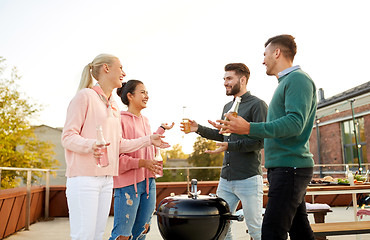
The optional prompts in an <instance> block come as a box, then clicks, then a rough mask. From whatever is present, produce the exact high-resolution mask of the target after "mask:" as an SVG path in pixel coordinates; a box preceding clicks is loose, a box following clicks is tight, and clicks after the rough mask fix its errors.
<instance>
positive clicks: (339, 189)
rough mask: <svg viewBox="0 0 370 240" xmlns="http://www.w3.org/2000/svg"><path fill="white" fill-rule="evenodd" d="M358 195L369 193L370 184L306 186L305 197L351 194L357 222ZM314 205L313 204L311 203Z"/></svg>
mask: <svg viewBox="0 0 370 240" xmlns="http://www.w3.org/2000/svg"><path fill="white" fill-rule="evenodd" d="M263 191H264V194H265V195H267V193H268V187H267V186H264V189H263ZM358 193H370V183H364V184H359V185H355V186H345V185H320V186H308V187H307V193H306V195H310V196H312V199H314V198H313V197H314V196H315V195H335V194H352V205H353V211H354V220H355V221H358V218H357V197H356V194H358ZM313 203H314V202H313Z"/></svg>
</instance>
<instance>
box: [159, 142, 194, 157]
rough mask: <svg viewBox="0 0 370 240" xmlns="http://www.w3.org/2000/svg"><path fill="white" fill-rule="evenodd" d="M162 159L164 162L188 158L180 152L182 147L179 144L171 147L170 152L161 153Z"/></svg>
mask: <svg viewBox="0 0 370 240" xmlns="http://www.w3.org/2000/svg"><path fill="white" fill-rule="evenodd" d="M161 153H162V157H163V159H164V160H167V158H169V159H187V158H188V157H189V155H188V154H185V153H184V152H183V151H182V146H181V145H180V144H175V145H173V147H172V149H171V150H166V151H161Z"/></svg>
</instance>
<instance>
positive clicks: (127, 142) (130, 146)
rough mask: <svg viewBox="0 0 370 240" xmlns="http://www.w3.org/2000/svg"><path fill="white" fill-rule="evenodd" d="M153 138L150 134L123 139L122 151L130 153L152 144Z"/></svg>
mask: <svg viewBox="0 0 370 240" xmlns="http://www.w3.org/2000/svg"><path fill="white" fill-rule="evenodd" d="M151 144H152V143H151V140H150V136H144V137H141V138H136V139H124V138H122V139H121V143H120V149H119V151H120V153H130V152H135V151H136V150H139V149H140V148H143V147H148V146H150V145H151Z"/></svg>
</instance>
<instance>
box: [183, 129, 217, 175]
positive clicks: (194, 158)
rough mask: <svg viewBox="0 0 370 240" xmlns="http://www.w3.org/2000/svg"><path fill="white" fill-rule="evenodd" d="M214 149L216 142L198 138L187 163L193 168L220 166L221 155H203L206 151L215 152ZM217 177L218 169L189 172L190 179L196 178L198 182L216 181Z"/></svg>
mask: <svg viewBox="0 0 370 240" xmlns="http://www.w3.org/2000/svg"><path fill="white" fill-rule="evenodd" d="M216 148H217V146H216V142H214V141H212V140H208V139H205V138H202V137H200V136H198V137H197V140H196V141H195V143H194V146H193V149H194V152H193V153H192V154H191V155H190V157H189V162H190V163H191V164H192V165H193V166H194V167H208V166H222V161H223V154H208V153H205V151H206V150H215V149H216ZM219 177H220V169H199V170H192V171H191V172H190V178H196V179H197V180H199V181H212V180H218V179H219Z"/></svg>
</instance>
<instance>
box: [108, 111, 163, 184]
mask: <svg viewBox="0 0 370 240" xmlns="http://www.w3.org/2000/svg"><path fill="white" fill-rule="evenodd" d="M121 124H122V129H123V135H122V136H123V137H124V138H127V139H134V138H138V137H143V136H149V135H151V134H152V132H151V130H150V125H149V120H148V119H147V118H146V117H144V116H143V115H140V116H139V117H138V116H136V115H134V114H132V113H130V112H127V111H122V112H121ZM156 133H157V134H163V133H164V129H163V128H161V127H159V128H158V130H157V132H156ZM154 151H155V147H154V146H148V147H145V148H141V149H139V150H137V151H136V152H132V153H125V154H121V155H120V158H119V161H120V162H119V176H117V177H114V178H113V179H114V188H121V187H126V186H130V185H133V184H135V190H136V183H139V182H142V181H143V180H145V179H148V178H154V175H153V174H152V173H151V172H150V171H149V170H147V169H146V168H139V159H154V155H155V154H154Z"/></svg>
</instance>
